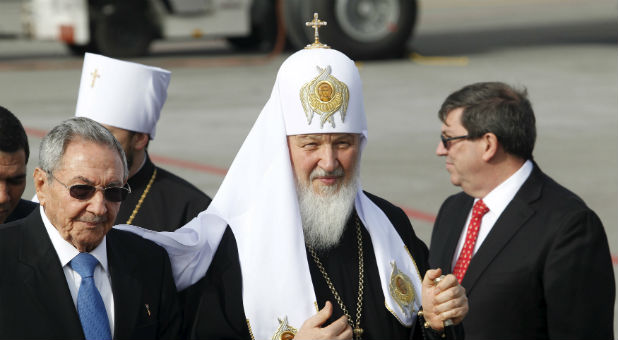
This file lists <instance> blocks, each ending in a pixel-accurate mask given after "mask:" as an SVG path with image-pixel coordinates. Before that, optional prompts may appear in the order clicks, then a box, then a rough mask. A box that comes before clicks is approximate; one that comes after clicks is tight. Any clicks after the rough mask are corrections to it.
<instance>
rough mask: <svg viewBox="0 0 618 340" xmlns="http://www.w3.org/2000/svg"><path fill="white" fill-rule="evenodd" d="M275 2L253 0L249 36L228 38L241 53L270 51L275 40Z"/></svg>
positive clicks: (273, 0) (271, 0) (272, 0)
mask: <svg viewBox="0 0 618 340" xmlns="http://www.w3.org/2000/svg"><path fill="white" fill-rule="evenodd" d="M275 3H276V0H255V1H253V3H252V4H251V34H250V35H249V36H247V37H237V38H228V39H227V40H228V42H229V43H230V44H232V46H234V47H235V48H236V49H238V50H241V51H246V50H258V51H270V50H272V49H273V47H274V46H275V40H276V39H277V15H276V9H275Z"/></svg>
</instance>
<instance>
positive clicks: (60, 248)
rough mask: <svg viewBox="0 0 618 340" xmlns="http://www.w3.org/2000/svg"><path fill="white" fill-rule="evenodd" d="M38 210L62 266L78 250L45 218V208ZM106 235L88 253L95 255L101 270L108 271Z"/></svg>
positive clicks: (77, 252) (69, 260)
mask: <svg viewBox="0 0 618 340" xmlns="http://www.w3.org/2000/svg"><path fill="white" fill-rule="evenodd" d="M40 210H41V218H42V219H43V224H44V225H45V230H46V231H47V234H48V235H49V238H50V239H51V242H52V245H53V246H54V249H55V250H56V253H57V254H58V258H60V264H61V265H62V267H64V266H66V265H67V264H68V263H69V262H71V260H72V259H73V258H74V257H75V256H77V254H79V251H78V250H77V249H76V248H75V247H74V246H73V245H72V244H70V243H69V242H67V241H66V240H65V239H63V238H62V236H60V232H58V229H56V228H55V227H54V226H53V225H52V224H51V222H50V221H49V219H48V218H47V215H46V214H45V208H43V206H41V208H40ZM106 237H107V236H103V240H102V241H101V243H99V245H98V246H97V247H96V248H94V249H93V250H92V251H91V252H90V254H91V255H93V256H94V257H96V259H97V260H99V263H100V264H101V267H103V270H105V272H108V271H107V244H106V242H105V240H106Z"/></svg>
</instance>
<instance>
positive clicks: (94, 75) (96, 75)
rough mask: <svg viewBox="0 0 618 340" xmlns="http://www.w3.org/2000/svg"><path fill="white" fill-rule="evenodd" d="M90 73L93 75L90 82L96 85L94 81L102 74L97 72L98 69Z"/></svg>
mask: <svg viewBox="0 0 618 340" xmlns="http://www.w3.org/2000/svg"><path fill="white" fill-rule="evenodd" d="M90 75H91V76H92V83H90V87H94V82H95V81H96V80H97V78H101V75H100V74H99V73H97V69H96V68H95V69H94V72H90Z"/></svg>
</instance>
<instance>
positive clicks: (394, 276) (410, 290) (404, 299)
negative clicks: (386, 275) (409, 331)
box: [389, 261, 415, 315]
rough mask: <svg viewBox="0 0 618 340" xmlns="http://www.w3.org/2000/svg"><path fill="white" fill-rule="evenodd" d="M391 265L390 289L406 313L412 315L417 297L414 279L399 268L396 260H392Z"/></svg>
mask: <svg viewBox="0 0 618 340" xmlns="http://www.w3.org/2000/svg"><path fill="white" fill-rule="evenodd" d="M391 266H392V267H393V272H392V273H391V282H390V284H389V291H390V293H391V296H392V297H393V299H394V300H395V302H397V304H398V305H399V307H401V309H402V310H403V312H404V314H406V315H410V313H411V312H412V309H413V306H414V297H415V292H414V286H412V280H410V277H408V276H407V275H406V274H404V273H403V272H401V271H400V270H399V268H397V264H396V263H395V262H394V261H393V262H391Z"/></svg>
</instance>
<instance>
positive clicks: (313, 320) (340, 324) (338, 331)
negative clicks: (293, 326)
mask: <svg viewBox="0 0 618 340" xmlns="http://www.w3.org/2000/svg"><path fill="white" fill-rule="evenodd" d="M332 314H333V305H332V304H331V303H330V301H326V304H324V308H322V309H321V310H320V311H319V312H317V313H316V314H315V315H313V316H312V317H310V318H309V319H307V320H305V322H303V325H302V326H301V327H300V329H299V330H298V332H296V335H295V336H294V340H302V339H352V327H350V325H349V324H348V317H347V316H345V315H343V316H342V317H340V318H339V319H337V320H335V321H333V323H331V324H330V325H328V326H326V327H322V325H323V324H324V323H325V322H326V320H328V318H330V316H331V315H332Z"/></svg>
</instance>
